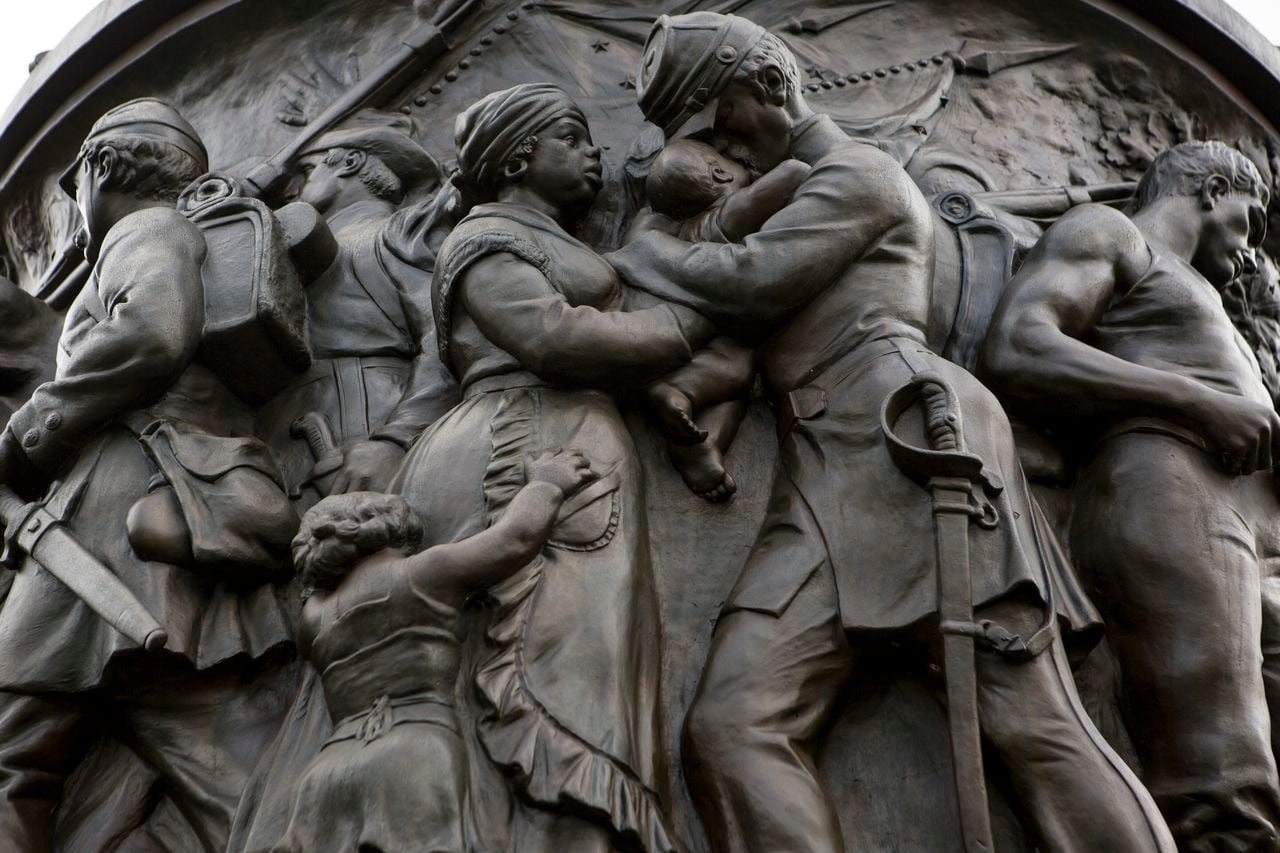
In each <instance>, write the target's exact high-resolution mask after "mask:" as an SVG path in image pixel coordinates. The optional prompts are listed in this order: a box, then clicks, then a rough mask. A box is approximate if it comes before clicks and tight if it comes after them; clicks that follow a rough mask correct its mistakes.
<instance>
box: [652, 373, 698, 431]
mask: <svg viewBox="0 0 1280 853" xmlns="http://www.w3.org/2000/svg"><path fill="white" fill-rule="evenodd" d="M645 396H646V397H647V398H648V400H649V405H650V407H652V409H653V410H654V413H655V414H656V415H657V416H658V425H659V427H660V428H661V430H662V435H663V437H665V438H666V439H667V441H670V442H671V443H672V444H683V445H692V444H698V443H699V442H701V441H705V440H706V437H707V431H706V430H704V429H701V428H699V427H698V425H697V424H696V423H694V420H693V403H692V402H691V401H690V400H689V398H688V397H687V396H685V394H683V393H682V392H681V391H679V390H678V389H677V388H676V387H675V386H673V385H668V384H667V383H666V382H655V383H653V384H652V385H650V386H649V387H648V388H646V389H645Z"/></svg>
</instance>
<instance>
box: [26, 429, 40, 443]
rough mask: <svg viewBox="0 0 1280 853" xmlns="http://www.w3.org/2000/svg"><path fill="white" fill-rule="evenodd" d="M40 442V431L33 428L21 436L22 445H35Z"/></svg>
mask: <svg viewBox="0 0 1280 853" xmlns="http://www.w3.org/2000/svg"><path fill="white" fill-rule="evenodd" d="M39 443H40V431H39V430H35V429H29V430H27V433H26V435H24V436H23V437H22V446H23V447H35V446H36V445H37V444H39Z"/></svg>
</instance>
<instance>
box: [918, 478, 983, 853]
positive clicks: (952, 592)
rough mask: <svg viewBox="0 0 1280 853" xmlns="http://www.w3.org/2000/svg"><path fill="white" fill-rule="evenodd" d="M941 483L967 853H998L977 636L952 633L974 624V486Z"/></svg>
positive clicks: (952, 699)
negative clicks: (984, 755)
mask: <svg viewBox="0 0 1280 853" xmlns="http://www.w3.org/2000/svg"><path fill="white" fill-rule="evenodd" d="M950 479H951V478H938V479H937V480H934V481H933V482H932V483H931V484H930V487H931V491H932V493H933V513H934V528H935V541H936V549H937V565H938V602H939V608H938V609H939V611H940V613H939V615H940V616H941V617H942V625H943V634H942V664H943V671H944V674H945V676H946V683H947V723H948V726H949V728H950V734H951V760H952V764H953V766H954V771H955V782H956V799H957V803H958V805H959V808H960V832H961V836H962V838H963V839H964V849H965V851H966V853H992V851H993V850H994V849H995V848H994V844H993V842H992V834H991V813H990V810H989V808H988V798H987V782H986V778H987V777H986V773H985V772H984V770H983V766H982V734H981V732H982V730H981V726H980V721H979V719H978V673H977V666H976V663H975V648H974V637H973V635H972V634H968V635H966V634H961V633H956V632H953V631H949V630H947V628H948V626H951V625H969V624H971V623H972V622H973V593H972V590H971V588H970V570H969V524H970V518H971V507H970V505H969V490H968V483H967V482H965V481H963V480H960V481H955V482H951V483H948V482H946V481H947V480H950Z"/></svg>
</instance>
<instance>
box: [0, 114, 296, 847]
mask: <svg viewBox="0 0 1280 853" xmlns="http://www.w3.org/2000/svg"><path fill="white" fill-rule="evenodd" d="M207 168H208V166H207V158H206V154H205V149H204V145H203V144H202V143H201V141H200V138H199V136H198V135H197V134H196V131H195V130H194V129H193V128H192V127H191V125H190V124H188V123H187V122H186V120H184V119H183V118H182V116H180V115H179V114H178V113H177V112H176V111H175V110H174V109H173V108H172V107H170V106H168V105H167V104H164V103H162V102H160V101H156V100H152V99H142V100H138V101H132V102H130V103H127V104H124V105H122V106H120V107H117V108H115V109H113V110H111V111H110V112H108V113H107V114H106V115H104V116H103V117H102V118H101V119H100V120H99V121H98V122H97V123H96V124H95V125H94V127H93V129H92V131H91V132H90V134H89V137H88V139H87V140H86V141H85V143H84V146H83V147H82V148H81V150H80V154H79V156H78V157H77V159H76V162H75V164H74V165H73V166H72V167H71V169H69V170H68V172H67V173H66V175H65V176H64V177H63V182H62V186H63V187H64V189H65V190H66V191H67V192H68V193H70V194H72V195H74V196H75V197H76V200H77V202H78V204H79V206H80V211H81V214H82V216H83V218H84V229H83V230H82V232H81V241H82V245H84V246H85V249H86V252H85V253H86V257H88V258H89V259H90V260H91V261H93V263H94V268H93V275H92V277H91V279H90V280H89V282H88V283H87V284H86V285H85V287H84V290H83V291H82V292H81V293H80V295H79V296H78V297H77V299H76V301H75V302H74V304H73V305H72V306H71V309H70V312H69V314H68V316H67V321H66V325H65V327H64V330H63V333H62V337H61V339H60V341H59V345H58V346H59V352H58V369H57V373H56V375H55V377H54V379H52V380H51V381H50V382H47V383H45V384H44V385H42V386H40V387H39V388H38V389H37V390H36V391H35V393H34V395H33V396H32V398H31V400H30V401H29V402H27V403H26V404H25V405H23V406H22V407H21V408H20V409H18V411H17V412H15V413H14V415H13V416H12V418H11V419H10V420H9V424H8V428H7V429H6V430H5V431H4V432H3V434H0V484H4V485H8V486H10V487H11V488H14V489H17V490H19V491H25V492H26V493H27V494H28V495H34V494H39V493H40V492H42V491H43V485H44V484H45V483H47V482H48V481H49V480H50V479H52V478H54V477H57V478H58V479H57V480H56V481H55V482H54V484H53V486H52V487H51V488H50V489H49V490H48V492H47V494H45V495H44V497H43V498H42V500H41V504H42V505H43V506H44V508H45V510H47V511H48V512H49V513H51V514H53V515H54V516H55V517H57V518H58V519H60V520H61V521H62V522H63V524H64V525H65V526H66V529H67V530H68V531H69V532H70V533H71V534H72V535H73V536H74V537H75V538H76V539H77V540H79V542H80V544H81V545H83V546H84V547H85V548H86V549H87V550H88V551H89V552H91V554H92V555H93V556H94V557H95V558H97V560H99V561H101V563H103V564H105V566H106V567H107V568H108V569H109V570H110V571H111V572H113V573H114V574H115V575H116V576H118V577H119V578H120V580H121V581H122V582H123V583H124V584H125V585H126V586H127V587H128V588H129V589H130V590H131V591H132V593H133V594H134V596H136V598H137V599H138V600H139V601H140V602H141V604H142V605H143V606H144V607H145V608H146V609H147V610H148V611H149V612H150V613H151V614H152V615H153V616H154V617H155V618H156V619H157V620H158V621H159V623H160V624H161V625H162V626H163V628H164V630H165V631H167V633H168V637H169V644H168V651H165V652H145V653H144V652H143V651H142V650H141V649H139V648H138V647H137V646H136V645H134V644H133V643H132V642H131V641H129V640H127V639H126V638H125V637H124V636H123V635H122V634H120V633H117V632H116V631H115V630H114V629H112V628H111V627H109V626H108V625H107V623H106V622H105V621H103V619H101V618H99V616H97V615H96V614H95V613H94V612H93V611H92V610H90V609H89V607H88V606H87V605H86V603H85V602H84V601H82V600H80V599H79V598H77V597H76V596H75V595H73V594H72V593H71V591H70V590H69V589H68V588H67V587H65V586H63V585H62V584H61V583H60V582H59V581H57V580H56V579H54V578H53V576H52V575H50V574H48V573H47V572H46V571H45V570H44V569H42V568H41V567H40V566H39V565H36V564H35V563H34V561H32V560H27V561H26V562H25V564H24V565H23V566H22V567H21V570H20V571H18V572H17V574H16V576H15V579H14V583H13V587H12V591H11V592H10V594H9V597H8V598H7V600H6V601H5V602H4V604H3V608H2V609H0V649H3V652H2V653H0V804H2V807H0V848H3V849H5V850H42V849H49V846H50V833H51V829H52V827H51V822H52V816H53V813H54V808H55V807H56V805H57V803H58V801H59V799H60V797H61V795H62V786H63V781H64V780H65V779H66V777H67V775H68V774H69V773H70V772H71V771H72V770H73V769H74V768H75V767H76V765H77V764H78V762H79V760H80V758H81V757H82V756H83V755H84V753H85V751H86V750H87V749H88V747H89V745H90V744H91V743H92V742H93V740H94V737H95V735H97V734H98V733H100V732H107V733H110V734H111V735H113V736H114V737H116V738H117V739H119V740H120V741H122V742H124V743H126V744H128V745H129V746H130V747H131V748H132V749H133V750H134V751H135V752H136V753H137V754H138V755H139V756H140V757H141V758H142V759H143V760H144V761H145V762H146V763H147V764H149V765H150V766H152V767H153V768H155V770H156V771H157V772H158V773H159V774H160V776H161V777H162V778H163V779H164V781H165V783H166V790H167V791H168V793H169V794H170V796H171V797H172V798H173V799H174V801H175V802H176V803H177V804H178V805H179V808H180V809H181V811H182V813H183V815H184V816H185V817H186V818H187V820H188V821H189V822H190V824H191V826H192V828H193V830H194V831H195V834H196V836H197V837H198V838H199V839H200V841H201V842H202V843H203V844H204V845H205V846H206V847H207V848H208V849H221V848H222V847H224V846H225V844H226V840H227V837H228V834H229V831H230V825H231V821H232V818H233V816H234V813H235V809H236V806H237V802H238V800H239V798H240V794H241V790H242V789H243V787H244V783H245V780H246V778H247V776H248V774H249V772H250V770H251V769H252V768H253V766H254V763H255V762H256V761H257V759H258V756H259V755H260V753H261V751H262V749H263V747H264V746H265V744H266V742H267V741H268V740H269V739H270V738H271V737H272V736H273V734H274V732H275V729H276V728H277V726H278V723H279V719H280V715H281V714H282V713H283V704H282V702H281V701H280V697H281V694H280V692H279V691H277V690H275V689H273V685H274V684H275V683H276V682H275V677H276V676H277V675H278V674H279V673H280V672H281V671H282V670H281V668H280V658H281V657H282V656H281V655H277V654H273V651H284V649H285V647H286V646H287V645H288V644H290V643H291V636H290V632H289V629H288V625H287V622H286V618H285V613H284V612H283V610H282V608H281V607H280V605H279V604H278V603H277V599H276V595H275V592H274V590H273V588H272V586H271V584H270V583H268V581H270V580H274V579H280V578H287V577H288V575H289V573H290V572H289V563H288V547H289V541H290V539H291V537H292V535H293V532H294V531H295V530H296V529H297V525H298V517H297V515H296V513H295V512H294V510H293V507H292V504H291V503H290V502H289V500H288V498H287V496H286V495H285V493H284V490H283V484H282V483H281V479H280V474H279V472H278V470H277V469H276V468H275V466H274V464H273V463H272V462H271V459H270V455H269V453H268V451H267V448H266V446H265V445H264V444H262V443H261V442H260V441H258V440H257V439H254V438H249V437H247V436H249V435H251V434H252V433H251V427H252V414H251V412H250V411H249V410H248V408H247V407H246V406H245V405H244V404H243V403H242V402H241V401H240V400H239V399H237V398H236V397H235V396H234V395H233V394H232V393H231V392H230V391H229V390H228V388H227V386H226V385H224V384H223V382H222V381H221V380H220V379H219V377H218V375H217V374H216V373H215V372H214V369H216V365H205V364H203V363H202V362H201V360H200V358H199V355H198V352H199V347H200V343H201V336H202V334H203V331H204V321H205V302H204V289H203V283H202V279H201V265H202V263H203V261H204V258H205V254H206V251H207V248H206V244H205V241H204V238H203V236H202V235H201V232H200V231H199V229H198V228H197V227H196V226H195V225H194V224H192V223H191V222H190V221H189V220H187V219H186V218H185V217H183V216H182V215H181V214H180V213H178V212H177V211H176V210H175V209H174V202H175V200H176V199H177V197H178V194H179V193H180V192H181V191H182V190H183V189H184V188H185V187H186V186H187V185H188V184H189V183H190V182H191V181H192V180H194V179H195V178H197V177H199V176H200V175H201V174H203V173H204V172H205V171H206V170H207ZM211 368H214V369H211ZM10 532H11V533H12V532H16V531H10ZM144 655H145V657H144Z"/></svg>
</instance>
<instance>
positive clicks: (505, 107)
mask: <svg viewBox="0 0 1280 853" xmlns="http://www.w3.org/2000/svg"><path fill="white" fill-rule="evenodd" d="M566 116H568V117H571V118H576V119H577V120H578V121H580V122H582V124H583V126H586V123H587V119H586V117H585V116H584V115H583V114H582V110H581V109H579V108H578V105H577V104H575V103H574V102H573V100H572V99H571V98H570V97H569V96H568V95H566V94H565V93H564V90H563V89H561V88H560V87H559V86H555V85H552V84H551V83H522V84H520V85H519V86H512V87H511V88H510V89H504V90H502V91H501V92H493V93H492V94H489V95H486V96H484V97H483V98H481V99H480V100H478V101H476V102H475V103H474V104H472V105H471V106H469V107H467V109H466V110H465V111H463V113H462V114H461V115H459V116H458V119H457V122H456V123H455V124H454V128H453V139H454V144H455V146H456V147H457V149H458V170H459V171H458V174H457V175H455V176H454V183H456V184H458V185H459V188H460V189H461V190H462V191H463V197H464V199H465V200H466V202H464V205H465V206H470V204H475V203H477V202H480V201H484V200H487V199H489V198H491V197H492V196H493V194H494V193H495V192H496V191H497V189H498V183H499V181H500V180H501V178H502V169H503V167H504V166H505V165H506V164H507V162H508V161H509V160H510V159H511V158H512V157H514V156H515V154H516V151H517V150H519V148H520V143H521V142H524V140H526V139H528V138H529V137H530V136H533V135H534V134H536V133H537V132H538V131H540V130H542V129H543V128H544V127H546V126H547V125H549V124H551V123H552V122H554V121H558V120H559V119H562V118H565V117H566Z"/></svg>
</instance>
